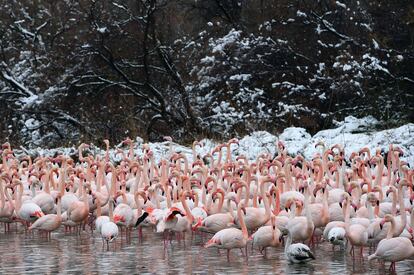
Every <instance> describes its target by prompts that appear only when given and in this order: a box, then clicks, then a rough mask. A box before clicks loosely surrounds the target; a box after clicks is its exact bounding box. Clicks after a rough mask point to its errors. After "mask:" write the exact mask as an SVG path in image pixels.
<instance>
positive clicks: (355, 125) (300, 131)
mask: <svg viewBox="0 0 414 275" xmlns="http://www.w3.org/2000/svg"><path fill="white" fill-rule="evenodd" d="M378 123H379V122H378V121H377V120H376V119H375V118H373V117H371V116H368V117H364V118H360V119H359V118H355V117H352V116H349V117H346V118H345V120H344V121H342V122H337V127H336V128H333V129H328V130H323V131H320V132H318V133H316V134H315V135H314V136H312V135H311V134H309V133H308V132H307V131H306V130H305V129H304V128H300V127H289V128H286V129H285V130H284V131H283V132H282V133H281V134H280V135H278V136H275V135H272V134H270V133H268V132H266V131H258V132H253V133H252V134H250V135H247V136H245V137H243V138H241V139H240V140H239V146H236V145H233V146H232V148H231V150H232V155H233V156H237V155H245V156H246V157H247V158H248V159H250V160H255V159H256V157H257V156H258V155H259V154H261V153H270V154H272V155H274V154H275V153H276V146H275V144H276V142H277V141H279V140H281V141H283V142H284V143H285V145H286V147H287V150H288V154H290V155H296V154H302V155H303V156H304V157H305V158H307V159H310V158H312V156H313V155H314V154H315V153H316V152H317V149H316V148H315V144H316V143H317V142H318V141H323V142H324V143H325V145H326V146H332V145H334V144H337V143H339V144H341V145H342V146H343V147H344V149H345V155H346V156H347V157H349V155H350V154H351V153H352V152H353V151H358V150H359V149H361V148H362V147H365V146H367V147H368V148H370V150H371V151H372V152H374V150H375V149H376V148H380V149H383V150H384V151H388V146H389V144H394V145H397V146H399V147H400V148H401V149H402V150H403V151H404V156H403V157H402V159H404V160H406V161H408V163H409V164H410V165H411V166H412V165H414V124H413V123H409V124H406V125H404V126H401V127H398V128H393V129H387V130H382V131H375V130H373V128H374V127H375V125H377V124H378ZM143 143H144V142H143V140H142V138H139V137H138V138H136V140H135V149H134V151H135V153H136V154H137V155H139V156H142V154H143V153H142V145H143ZM201 143H202V144H203V145H204V146H203V147H202V148H199V147H197V153H198V154H199V155H200V156H204V155H205V154H207V153H208V152H211V151H212V150H213V148H214V147H215V146H217V144H218V142H215V141H212V140H210V139H203V140H201ZM148 144H149V146H150V148H151V150H152V151H153V153H154V156H155V159H156V160H157V161H159V160H160V159H161V158H165V157H167V156H168V151H169V142H155V143H148ZM115 148H116V149H119V148H121V149H122V150H124V151H125V153H127V152H128V148H126V147H122V146H121V144H119V145H117V146H115ZM173 148H174V151H175V152H181V153H184V154H185V155H186V156H187V157H188V159H189V160H190V161H192V158H193V157H192V150H191V148H190V147H186V146H182V145H179V144H176V143H173ZM88 150H89V152H90V153H92V154H102V155H103V154H104V150H102V149H100V148H98V147H96V146H93V145H92V146H91V147H90V148H89V149H88ZM15 152H16V154H17V155H21V154H22V153H23V151H22V150H15ZM25 152H26V153H27V152H28V153H30V154H31V155H34V156H38V155H42V156H54V155H56V154H59V153H63V154H66V155H75V154H77V150H76V149H75V148H56V149H42V148H36V149H30V150H25ZM223 152H225V150H223ZM110 158H111V159H112V160H113V161H120V160H121V155H120V154H116V150H115V149H111V151H110Z"/></svg>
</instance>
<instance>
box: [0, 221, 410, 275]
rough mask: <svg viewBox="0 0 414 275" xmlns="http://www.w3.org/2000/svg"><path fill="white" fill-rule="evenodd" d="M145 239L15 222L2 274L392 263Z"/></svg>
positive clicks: (280, 269)
mask: <svg viewBox="0 0 414 275" xmlns="http://www.w3.org/2000/svg"><path fill="white" fill-rule="evenodd" d="M143 233H144V238H143V240H142V242H141V241H140V240H139V238H138V234H137V231H134V232H133V234H132V239H131V242H130V243H126V241H125V238H124V237H123V238H122V240H121V239H120V238H118V240H117V241H116V243H111V244H110V250H109V251H107V250H106V247H105V248H103V247H102V242H101V239H100V238H99V237H98V235H97V234H96V233H95V234H94V235H92V234H91V233H90V232H89V231H88V232H85V231H84V232H82V233H81V235H80V236H79V235H76V234H74V233H70V234H69V233H64V232H63V230H62V231H59V232H55V233H52V238H51V240H47V239H46V238H44V237H41V236H39V235H38V233H34V234H28V233H25V232H24V230H23V229H22V228H21V227H19V228H18V230H17V231H16V230H15V225H12V230H11V232H10V233H4V231H3V230H1V231H0V251H1V256H0V273H4V274H11V273H13V274H23V273H25V274H26V273H35V274H46V273H48V274H50V273H79V272H82V273H86V274H88V273H97V272H99V273H111V274H115V273H121V272H126V273H128V274H130V273H140V274H229V273H235V274H272V273H276V274H363V273H367V274H378V273H381V274H387V273H388V267H389V264H388V263H387V264H386V266H385V267H384V266H381V265H380V264H378V263H377V262H372V263H368V261H367V255H368V249H366V251H365V252H364V257H362V258H361V257H360V256H359V255H358V257H357V258H356V259H355V260H353V259H352V257H351V256H349V254H348V253H346V252H345V251H343V250H342V251H341V250H339V249H338V247H337V248H336V249H337V250H336V251H332V248H331V245H329V244H327V243H323V244H320V245H319V246H318V247H316V248H315V249H314V250H313V251H314V253H315V257H316V260H315V261H312V262H310V263H307V264H288V263H287V261H286V260H285V258H284V254H283V248H273V249H270V248H268V253H267V258H266V259H265V258H264V257H263V256H262V255H261V254H260V253H259V252H258V251H257V250H255V251H253V252H252V251H251V246H250V245H249V260H248V262H246V261H245V258H244V257H243V256H242V254H241V252H240V250H234V251H232V252H231V259H230V262H227V258H226V253H225V251H224V250H223V251H222V252H221V253H219V252H218V251H217V249H215V248H209V249H205V248H203V247H202V244H204V242H205V241H206V237H205V238H204V240H202V239H201V236H195V238H194V240H191V237H190V236H187V239H186V242H185V244H184V242H183V241H181V242H177V241H176V240H174V241H173V243H172V245H168V247H167V248H166V249H164V244H163V239H162V236H161V235H156V234H155V233H153V232H152V231H151V229H150V228H145V229H144V230H143ZM413 268H414V261H412V260H410V261H404V262H399V263H397V273H401V274H403V273H405V274H406V273H410V272H412V270H413Z"/></svg>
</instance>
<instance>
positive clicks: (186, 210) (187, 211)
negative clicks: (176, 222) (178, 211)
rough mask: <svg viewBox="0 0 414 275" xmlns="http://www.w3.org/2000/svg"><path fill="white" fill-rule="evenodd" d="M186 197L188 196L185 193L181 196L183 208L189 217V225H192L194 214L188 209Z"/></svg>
mask: <svg viewBox="0 0 414 275" xmlns="http://www.w3.org/2000/svg"><path fill="white" fill-rule="evenodd" d="M186 197H187V196H186V195H185V193H184V194H182V195H181V203H182V205H183V208H184V210H185V214H186V216H187V219H188V221H189V223H190V224H192V223H193V221H194V217H193V214H192V213H191V210H190V208H189V207H188V204H187V200H186Z"/></svg>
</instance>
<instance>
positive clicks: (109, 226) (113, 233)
mask: <svg viewBox="0 0 414 275" xmlns="http://www.w3.org/2000/svg"><path fill="white" fill-rule="evenodd" d="M108 203H109V221H108V222H106V223H104V224H102V228H101V237H102V247H103V246H104V245H105V242H106V248H107V250H109V243H110V242H113V241H114V240H116V238H117V237H118V226H117V225H116V224H115V223H114V222H113V221H114V217H113V208H114V200H113V199H112V198H110V199H109V202H108Z"/></svg>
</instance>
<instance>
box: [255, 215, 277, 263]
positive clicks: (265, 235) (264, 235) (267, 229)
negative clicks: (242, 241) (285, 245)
mask: <svg viewBox="0 0 414 275" xmlns="http://www.w3.org/2000/svg"><path fill="white" fill-rule="evenodd" d="M270 221H271V225H265V226H262V227H260V228H259V229H258V230H257V231H256V232H255V233H254V234H253V235H252V237H251V238H252V239H253V246H256V247H259V248H260V253H262V254H263V251H264V254H263V255H264V257H266V248H267V247H277V246H279V245H280V243H281V242H282V234H281V232H280V230H279V229H278V228H277V227H276V216H275V215H272V216H271V218H270Z"/></svg>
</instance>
